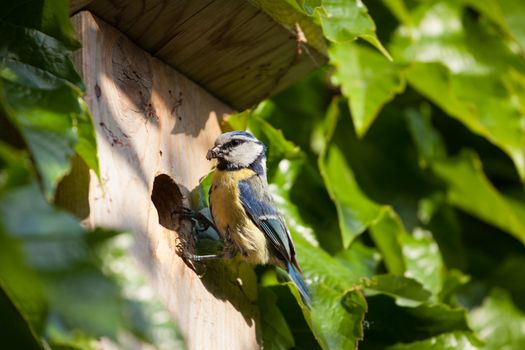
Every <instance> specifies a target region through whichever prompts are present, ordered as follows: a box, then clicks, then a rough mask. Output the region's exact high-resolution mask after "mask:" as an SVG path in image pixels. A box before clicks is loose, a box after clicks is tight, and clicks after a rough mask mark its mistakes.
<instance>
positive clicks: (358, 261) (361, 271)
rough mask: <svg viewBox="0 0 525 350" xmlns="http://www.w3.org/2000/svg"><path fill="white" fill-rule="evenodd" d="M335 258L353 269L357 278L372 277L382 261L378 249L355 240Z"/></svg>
mask: <svg viewBox="0 0 525 350" xmlns="http://www.w3.org/2000/svg"><path fill="white" fill-rule="evenodd" d="M335 258H336V259H338V260H339V261H340V262H341V263H343V264H344V265H345V266H346V267H347V268H349V269H350V270H352V271H353V273H354V274H355V276H356V278H359V279H360V278H362V277H372V275H374V273H375V272H376V270H377V268H378V265H379V263H380V261H381V255H380V254H379V252H378V251H377V249H375V248H372V247H367V246H366V245H364V244H363V243H362V242H360V241H355V242H354V243H352V244H351V245H350V247H348V248H347V249H344V250H342V251H340V252H338V253H337V254H336V255H335Z"/></svg>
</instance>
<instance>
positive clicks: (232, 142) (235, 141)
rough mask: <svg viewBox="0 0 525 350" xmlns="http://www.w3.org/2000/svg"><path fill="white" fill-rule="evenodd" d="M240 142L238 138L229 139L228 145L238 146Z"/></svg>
mask: <svg viewBox="0 0 525 350" xmlns="http://www.w3.org/2000/svg"><path fill="white" fill-rule="evenodd" d="M240 144H241V141H240V140H231V141H230V145H232V146H233V147H235V146H239V145H240Z"/></svg>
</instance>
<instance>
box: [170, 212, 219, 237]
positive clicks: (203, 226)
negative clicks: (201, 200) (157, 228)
mask: <svg viewBox="0 0 525 350" xmlns="http://www.w3.org/2000/svg"><path fill="white" fill-rule="evenodd" d="M171 215H179V216H180V217H181V218H183V219H186V220H190V221H191V222H192V224H193V226H194V228H195V231H197V232H204V231H206V230H208V229H209V228H210V227H211V228H213V229H214V230H215V231H216V232H219V231H218V230H217V227H215V224H214V223H213V222H211V221H210V219H208V218H207V217H206V216H205V215H204V214H202V213H200V212H198V211H194V210H192V209H190V208H186V207H177V208H175V209H174V210H173V211H172V212H171Z"/></svg>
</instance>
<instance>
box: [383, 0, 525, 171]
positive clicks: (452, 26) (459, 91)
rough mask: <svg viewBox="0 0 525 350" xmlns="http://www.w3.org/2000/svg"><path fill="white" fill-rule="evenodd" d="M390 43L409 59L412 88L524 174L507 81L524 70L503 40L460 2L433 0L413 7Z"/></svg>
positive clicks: (524, 152)
mask: <svg viewBox="0 0 525 350" xmlns="http://www.w3.org/2000/svg"><path fill="white" fill-rule="evenodd" d="M391 49H392V52H393V55H394V57H396V59H397V60H398V61H399V62H402V63H405V64H407V65H409V68H408V69H407V70H406V71H405V74H406V78H407V81H408V83H409V84H410V85H411V86H412V87H413V88H414V89H415V90H417V91H418V92H419V93H421V94H422V95H424V96H426V97H427V98H428V99H429V100H431V101H432V102H434V103H435V104H437V105H438V106H439V107H440V108H442V109H443V110H444V111H445V112H446V113H447V114H449V115H450V116H452V117H454V118H456V119H457V120H459V121H460V122H462V123H463V124H464V125H465V126H467V127H468V128H469V129H470V130H471V131H472V132H474V133H476V134H478V135H480V136H482V137H484V138H486V139H487V140H488V141H490V142H492V143H493V144H494V145H496V146H498V147H500V148H501V149H502V150H504V151H505V152H506V153H507V154H508V155H509V156H510V157H511V158H512V160H513V161H514V164H515V166H516V169H517V171H518V173H519V174H520V176H521V178H522V180H523V179H525V137H524V129H523V117H522V111H521V105H520V104H519V103H517V102H518V101H519V99H518V98H516V97H515V91H513V88H512V87H511V86H513V85H514V84H516V82H519V81H521V80H522V78H519V77H522V76H525V61H524V60H523V59H521V57H520V56H518V55H516V54H515V52H513V50H512V47H511V46H510V45H508V43H507V42H506V41H504V40H501V37H499V36H497V35H496V34H495V32H494V31H493V30H490V28H488V27H487V26H483V25H482V24H481V23H480V21H477V20H476V19H475V18H474V17H473V16H472V15H471V14H470V13H469V12H468V11H466V9H465V8H464V7H463V6H462V4H461V3H460V2H452V1H437V2H426V3H424V4H421V5H420V6H418V7H416V8H415V9H414V10H413V11H412V14H411V24H410V25H405V26H402V27H401V28H400V29H399V30H398V31H397V33H396V36H395V38H394V40H393V42H392V45H391ZM519 85H520V84H519Z"/></svg>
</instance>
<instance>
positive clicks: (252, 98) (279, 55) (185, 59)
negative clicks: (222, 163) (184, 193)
mask: <svg viewBox="0 0 525 350" xmlns="http://www.w3.org/2000/svg"><path fill="white" fill-rule="evenodd" d="M77 1H79V0H77ZM272 4H273V3H272V1H270V0H265V1H245V0H173V1H165V0H142V1H136V0H92V1H90V2H89V3H88V4H87V5H86V6H85V7H86V8H87V9H89V10H90V11H91V12H92V13H94V14H96V15H98V16H100V17H101V18H103V19H104V20H105V21H107V22H108V23H111V24H112V25H114V26H115V27H117V28H118V29H119V30H120V31H122V32H124V33H125V34H126V35H127V36H128V37H129V38H131V39H132V40H133V41H134V42H135V43H137V44H138V45H139V46H140V47H142V48H144V49H145V50H146V51H148V52H150V53H151V54H153V55H155V56H156V57H158V58H160V59H161V60H163V61H164V62H166V63H168V64H169V65H170V66H172V67H174V68H176V69H177V70H178V71H180V72H181V73H183V74H184V75H186V76H187V77H189V78H190V79H192V80H193V81H195V82H197V83H198V84H199V85H201V86H202V87H204V88H205V89H206V90H208V91H209V92H211V93H212V94H214V95H215V96H217V97H218V98H220V99H221V100H222V101H225V102H226V103H228V104H229V105H231V106H233V107H234V108H237V109H245V108H247V107H250V106H252V105H254V104H256V103H257V102H259V101H260V100H261V99H263V98H266V97H268V96H271V95H272V94H275V93H276V92H278V91H280V90H282V89H283V88H285V87H286V86H289V85H290V84H291V83H293V82H295V81H297V80H299V79H300V78H302V77H303V76H304V75H306V74H307V73H308V72H310V71H311V70H312V69H314V68H316V67H319V66H320V65H322V64H324V63H325V62H326V57H325V56H324V54H322V53H320V52H323V50H324V42H323V40H322V35H321V34H320V29H319V28H318V27H317V26H315V25H312V24H311V21H310V20H309V19H308V18H307V17H306V16H303V15H302V14H299V13H293V14H294V15H293V16H292V15H291V14H290V11H291V10H290V8H291V7H290V5H288V4H280V6H281V7H283V6H284V7H286V6H288V7H289V8H285V9H284V10H283V11H284V12H283V11H281V10H279V11H274V12H272V13H271V15H272V16H273V17H274V18H278V17H279V15H278V14H277V12H279V14H281V13H285V14H286V16H285V17H286V18H287V19H290V18H292V19H293V21H294V23H286V24H283V25H282V24H280V23H278V22H277V21H275V20H274V19H273V18H272V17H270V16H269V15H268V14H267V12H265V11H267V10H268V9H275V8H276V6H277V5H275V6H273V5H272ZM276 4H277V3H276ZM261 8H262V9H261ZM263 9H264V11H263ZM268 11H269V10H268ZM269 13H270V12H269ZM296 27H298V28H299V29H300V30H304V32H301V34H304V35H305V36H306V38H307V41H308V42H307V43H304V42H300V41H299V42H298V39H299V38H300V37H301V35H299V34H298V32H297V28H296ZM309 43H312V45H313V46H312V45H309ZM247 83H248V84H247ZM225 86H227V87H228V88H227V89H225V88H224V87H225Z"/></svg>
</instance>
